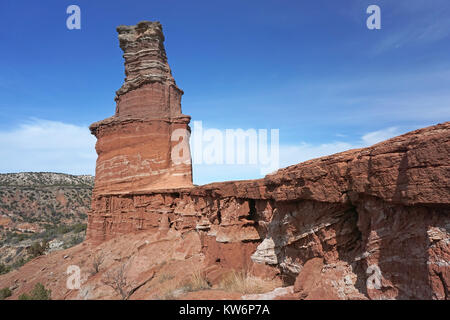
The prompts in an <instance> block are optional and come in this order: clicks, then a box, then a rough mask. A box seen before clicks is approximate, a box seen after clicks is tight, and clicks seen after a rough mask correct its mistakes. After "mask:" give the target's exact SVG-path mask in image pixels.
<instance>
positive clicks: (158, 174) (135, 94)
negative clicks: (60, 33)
mask: <svg viewBox="0 0 450 320" xmlns="http://www.w3.org/2000/svg"><path fill="white" fill-rule="evenodd" d="M117 32H118V33H119V42H120V47H121V48H122V50H123V52H124V55H123V57H124V59H125V75H126V78H125V82H124V84H123V85H122V87H121V88H120V89H119V90H118V91H117V95H116V99H115V100H116V103H117V105H116V113H115V115H114V116H112V117H110V118H108V119H105V120H102V121H100V122H96V123H93V124H92V125H91V126H90V129H91V132H92V134H94V135H95V136H96V137H97V139H98V140H97V144H96V151H97V153H98V159H97V166H96V179H95V189H94V193H105V192H117V193H120V192H128V191H129V190H152V189H157V188H167V187H178V186H191V185H192V169H191V157H190V154H184V155H183V154H180V155H179V156H180V158H181V159H182V161H181V162H174V161H173V159H172V158H173V157H172V153H173V152H177V150H176V149H174V146H175V145H178V144H179V143H180V142H182V143H184V144H186V146H187V148H185V149H184V150H185V152H186V151H187V152H189V134H190V128H189V125H188V124H189V121H190V117H189V116H186V115H184V114H182V113H181V96H182V94H183V91H182V90H180V89H179V88H178V87H177V85H176V84H175V80H174V79H173V77H172V74H171V71H170V67H169V65H168V63H167V57H166V52H165V49H164V36H163V33H162V27H161V24H160V23H159V22H148V21H143V22H140V23H138V24H137V25H136V26H119V27H118V28H117ZM181 153H182V152H181Z"/></svg>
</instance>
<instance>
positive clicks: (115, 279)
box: [102, 263, 133, 300]
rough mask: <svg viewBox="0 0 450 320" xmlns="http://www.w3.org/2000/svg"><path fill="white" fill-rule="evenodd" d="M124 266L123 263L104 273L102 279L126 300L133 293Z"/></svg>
mask: <svg viewBox="0 0 450 320" xmlns="http://www.w3.org/2000/svg"><path fill="white" fill-rule="evenodd" d="M125 268H126V264H125V263H124V264H122V265H121V266H120V267H119V268H117V269H116V270H115V271H112V272H108V273H106V274H105V275H104V277H103V279H102V282H103V284H105V285H107V286H109V287H111V288H113V289H114V291H115V292H116V293H117V294H119V295H120V297H121V298H122V300H127V299H128V298H129V297H130V295H131V294H132V293H133V285H132V284H131V283H130V282H129V280H128V279H127V276H126V274H125Z"/></svg>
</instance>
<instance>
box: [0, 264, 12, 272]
mask: <svg viewBox="0 0 450 320" xmlns="http://www.w3.org/2000/svg"><path fill="white" fill-rule="evenodd" d="M10 271H11V267H10V266H6V265H4V264H3V263H0V274H5V273H8V272H10Z"/></svg>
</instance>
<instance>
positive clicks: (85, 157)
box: [0, 119, 97, 174]
mask: <svg viewBox="0 0 450 320" xmlns="http://www.w3.org/2000/svg"><path fill="white" fill-rule="evenodd" d="M95 141H96V140H95V137H94V136H92V135H91V134H90V132H89V129H88V128H87V127H84V126H77V125H73V124H68V123H63V122H57V121H48V120H41V119H32V120H30V121H28V122H26V123H22V124H20V125H19V126H18V127H17V128H14V129H12V130H8V131H0V171H1V172H3V173H6V172H19V171H51V172H64V173H71V174H94V172H95V160H96V157H97V155H96V153H95Z"/></svg>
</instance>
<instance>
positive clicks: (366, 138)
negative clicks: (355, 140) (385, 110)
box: [361, 127, 400, 146]
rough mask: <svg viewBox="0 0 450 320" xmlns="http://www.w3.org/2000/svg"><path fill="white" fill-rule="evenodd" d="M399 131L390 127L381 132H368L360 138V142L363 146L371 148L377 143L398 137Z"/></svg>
mask: <svg viewBox="0 0 450 320" xmlns="http://www.w3.org/2000/svg"><path fill="white" fill-rule="evenodd" d="M399 134H400V131H399V129H398V128H397V127H390V128H386V129H383V130H378V131H374V132H369V133H367V134H365V135H363V136H362V138H361V139H362V141H363V142H364V145H366V146H371V145H373V144H376V143H378V142H381V141H384V140H387V139H390V138H392V137H395V136H398V135H399Z"/></svg>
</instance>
